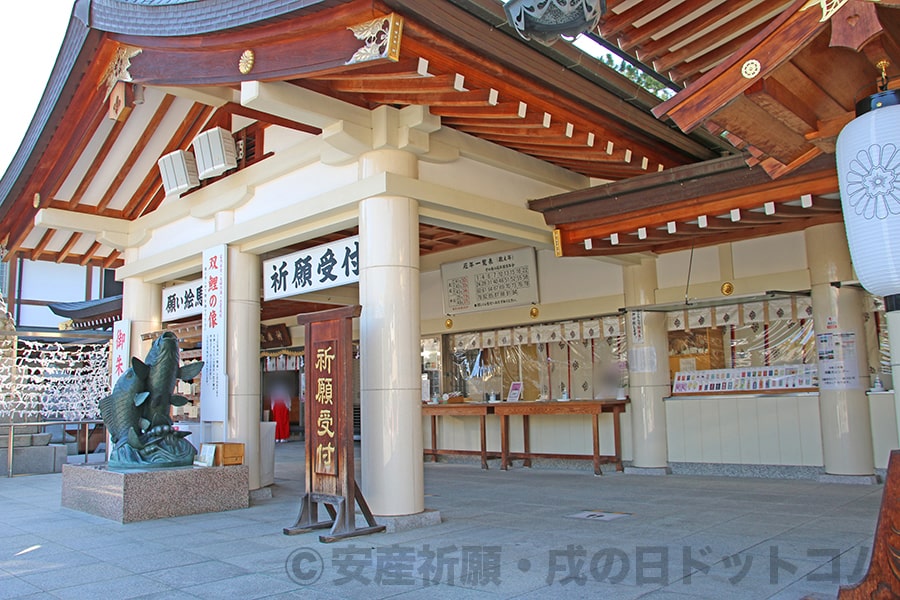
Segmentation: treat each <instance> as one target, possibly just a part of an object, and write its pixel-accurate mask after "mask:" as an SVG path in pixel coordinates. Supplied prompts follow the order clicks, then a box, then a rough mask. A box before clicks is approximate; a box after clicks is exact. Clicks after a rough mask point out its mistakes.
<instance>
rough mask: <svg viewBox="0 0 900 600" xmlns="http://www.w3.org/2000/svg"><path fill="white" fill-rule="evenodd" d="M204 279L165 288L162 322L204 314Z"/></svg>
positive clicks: (163, 292)
mask: <svg viewBox="0 0 900 600" xmlns="http://www.w3.org/2000/svg"><path fill="white" fill-rule="evenodd" d="M203 298H204V295H203V278H202V277H201V278H200V279H195V280H194V281H188V282H187V283H179V284H178V285H173V286H169V287H166V288H163V291H162V320H163V323H165V322H167V321H174V320H175V319H181V318H184V317H193V316H194V315H202V314H203Z"/></svg>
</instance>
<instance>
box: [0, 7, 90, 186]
mask: <svg viewBox="0 0 900 600" xmlns="http://www.w3.org/2000/svg"><path fill="white" fill-rule="evenodd" d="M74 3H75V0H27V1H25V2H4V3H3V18H2V19H0V54H2V56H5V57H6V59H5V60H4V61H3V71H2V76H3V94H2V96H0V106H2V108H3V115H4V116H5V120H6V123H5V125H4V129H5V134H4V135H3V136H0V170H2V171H4V172H5V171H6V168H7V166H8V165H9V163H10V161H11V160H12V158H13V156H14V155H15V153H16V150H18V148H19V143H21V141H22V138H23V137H24V136H25V132H26V131H27V130H28V124H29V123H31V117H32V116H34V111H35V109H36V108H37V105H38V102H39V101H40V99H41V95H43V93H44V87H45V86H46V85H47V79H48V78H49V77H50V72H51V71H52V70H53V64H54V63H55V62H56V55H57V54H58V53H59V48H60V46H61V45H62V40H63V37H64V36H65V34H66V27H67V26H68V24H69V16H70V15H71V14H72V6H73V5H74Z"/></svg>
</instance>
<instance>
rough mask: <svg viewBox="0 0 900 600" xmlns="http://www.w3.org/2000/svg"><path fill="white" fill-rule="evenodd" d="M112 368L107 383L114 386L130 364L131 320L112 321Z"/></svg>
mask: <svg viewBox="0 0 900 600" xmlns="http://www.w3.org/2000/svg"><path fill="white" fill-rule="evenodd" d="M112 339H113V343H112V362H111V363H110V364H111V365H112V368H111V369H110V370H109V371H110V372H109V376H110V377H109V384H110V386H115V385H116V381H118V380H119V377H121V376H122V374H123V373H125V371H126V370H127V369H128V367H130V366H131V321H130V320H128V319H121V320H119V321H116V322H115V323H113V337H112Z"/></svg>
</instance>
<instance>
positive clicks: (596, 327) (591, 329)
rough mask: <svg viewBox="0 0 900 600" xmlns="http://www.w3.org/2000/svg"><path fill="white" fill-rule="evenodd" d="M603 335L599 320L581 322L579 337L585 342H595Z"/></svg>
mask: <svg viewBox="0 0 900 600" xmlns="http://www.w3.org/2000/svg"><path fill="white" fill-rule="evenodd" d="M602 334H603V328H602V326H601V325H600V319H588V320H587V321H582V322H581V335H582V337H583V338H584V339H586V340H595V339H597V338H599V337H600V336H601V335H602Z"/></svg>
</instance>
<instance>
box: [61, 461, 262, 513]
mask: <svg viewBox="0 0 900 600" xmlns="http://www.w3.org/2000/svg"><path fill="white" fill-rule="evenodd" d="M62 471H63V484H62V506H64V507H65V508H71V509H73V510H79V511H81V512H86V513H90V514H92V515H97V516H98V517H103V518H105V519H110V520H112V521H119V522H120V523H133V522H135V521H147V520H151V519H164V518H167V517H180V516H183V515H193V514H200V513H210V512H220V511H225V510H235V509H238V508H247V507H248V506H249V505H250V494H249V478H250V468H249V467H248V466H247V465H239V466H229V467H182V468H176V469H159V470H151V469H148V470H134V471H110V470H109V469H107V468H106V466H105V465H102V466H97V465H63V470H62Z"/></svg>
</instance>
